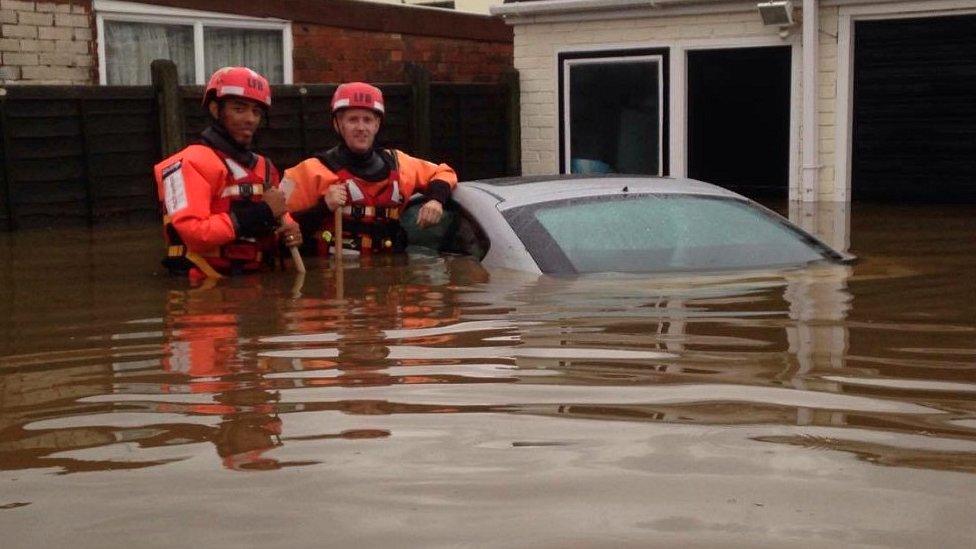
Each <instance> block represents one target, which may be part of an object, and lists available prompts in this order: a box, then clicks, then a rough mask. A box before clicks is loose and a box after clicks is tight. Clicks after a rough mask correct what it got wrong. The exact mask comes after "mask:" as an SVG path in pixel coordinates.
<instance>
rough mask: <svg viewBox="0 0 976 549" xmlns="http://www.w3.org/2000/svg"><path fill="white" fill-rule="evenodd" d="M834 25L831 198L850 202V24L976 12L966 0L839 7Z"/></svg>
mask: <svg viewBox="0 0 976 549" xmlns="http://www.w3.org/2000/svg"><path fill="white" fill-rule="evenodd" d="M838 11H839V13H838V24H837V103H836V111H837V122H836V126H835V127H834V132H835V133H834V141H835V146H834V150H835V151H836V153H835V157H834V189H835V191H834V199H835V200H837V201H841V202H848V201H850V199H851V170H852V169H853V167H854V166H853V164H852V158H851V157H852V156H853V155H852V152H853V147H854V143H853V132H854V128H853V125H852V124H853V122H854V25H855V23H857V22H858V21H877V20H892V19H907V18H911V19H920V18H923V17H942V16H947V15H973V14H976V9H974V8H973V5H972V2H969V1H968V0H928V1H925V2H907V3H897V4H896V3H892V4H876V5H864V6H841V7H840V9H839V10H838Z"/></svg>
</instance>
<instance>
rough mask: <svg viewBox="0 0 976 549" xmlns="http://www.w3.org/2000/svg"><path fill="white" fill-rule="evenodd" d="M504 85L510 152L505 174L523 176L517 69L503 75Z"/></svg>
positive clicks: (506, 160) (506, 158)
mask: <svg viewBox="0 0 976 549" xmlns="http://www.w3.org/2000/svg"><path fill="white" fill-rule="evenodd" d="M502 84H503V85H504V86H505V92H506V100H505V103H506V105H505V123H506V124H507V125H508V128H507V130H508V131H507V135H508V150H507V154H506V155H505V174H506V175H512V176H514V175H521V174H522V126H521V118H522V117H521V97H520V87H519V73H518V70H517V69H514V68H512V69H510V70H507V71H505V73H504V74H502Z"/></svg>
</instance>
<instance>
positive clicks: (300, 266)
mask: <svg viewBox="0 0 976 549" xmlns="http://www.w3.org/2000/svg"><path fill="white" fill-rule="evenodd" d="M288 251H289V252H291V262H292V263H294V264H295V271H297V272H299V273H304V272H305V262H304V261H302V254H300V253H298V246H289V247H288Z"/></svg>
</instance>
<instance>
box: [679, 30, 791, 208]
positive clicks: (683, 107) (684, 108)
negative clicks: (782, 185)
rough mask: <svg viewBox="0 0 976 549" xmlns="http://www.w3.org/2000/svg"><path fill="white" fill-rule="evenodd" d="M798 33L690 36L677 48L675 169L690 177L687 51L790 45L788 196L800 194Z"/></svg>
mask: <svg viewBox="0 0 976 549" xmlns="http://www.w3.org/2000/svg"><path fill="white" fill-rule="evenodd" d="M798 40H799V36H796V35H790V36H788V37H787V38H786V39H785V40H784V39H781V38H779V37H778V36H756V37H746V38H724V39H709V40H688V41H683V42H681V43H679V44H678V45H677V46H676V48H675V53H674V56H673V62H672V63H671V70H672V79H671V89H672V90H673V101H672V102H671V105H672V114H673V116H674V119H675V120H684V121H685V124H682V125H681V127H680V128H674V131H672V132H671V136H672V137H671V138H672V147H671V151H672V164H671V166H672V173H673V174H674V175H675V176H680V177H688V132H689V129H688V124H687V122H688V93H689V90H688V52H689V51H697V50H725V49H747V48H769V47H784V46H785V47H789V48H790V129H789V136H790V144H789V155H790V158H789V163H788V165H789V177H788V182H787V184H788V186H789V191H788V193H789V198H790V200H796V199H798V197H799V196H800V173H799V170H800V105H801V95H802V90H801V89H800V82H801V79H800V78H801V72H800V68H801V67H800V64H801V61H802V57H801V56H802V51H801V50H800V47H799V45H798V43H797V42H798Z"/></svg>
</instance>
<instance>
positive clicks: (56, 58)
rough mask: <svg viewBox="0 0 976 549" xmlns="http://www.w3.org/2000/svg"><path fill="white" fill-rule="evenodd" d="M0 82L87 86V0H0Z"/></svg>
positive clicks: (89, 44)
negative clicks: (28, 0) (47, 0)
mask: <svg viewBox="0 0 976 549" xmlns="http://www.w3.org/2000/svg"><path fill="white" fill-rule="evenodd" d="M0 23H2V26H0V56H2V60H0V84H10V83H14V82H16V83H19V84H90V83H92V82H93V81H94V80H93V69H92V65H93V64H94V55H93V54H92V48H93V46H92V44H93V40H92V30H91V29H92V24H91V1H90V0H87V1H77V0H76V1H61V2H24V1H19V0H0Z"/></svg>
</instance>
